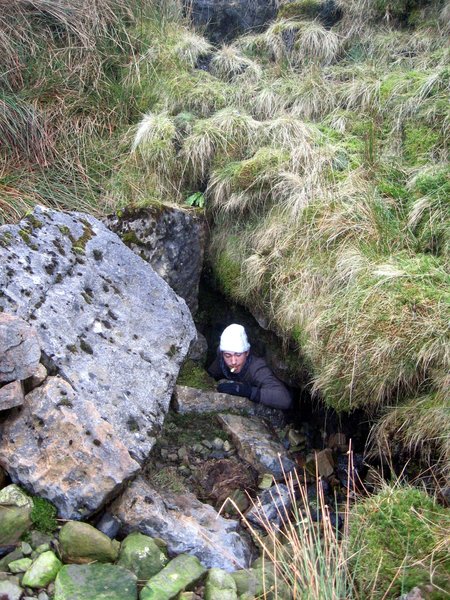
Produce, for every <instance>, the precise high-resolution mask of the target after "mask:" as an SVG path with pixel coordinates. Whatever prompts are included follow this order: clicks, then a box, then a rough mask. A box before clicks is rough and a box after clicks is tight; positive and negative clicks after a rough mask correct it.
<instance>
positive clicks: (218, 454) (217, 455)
mask: <svg viewBox="0 0 450 600" xmlns="http://www.w3.org/2000/svg"><path fill="white" fill-rule="evenodd" d="M209 458H214V459H215V460H221V459H222V458H225V452H223V450H213V451H212V452H211V453H210V454H209Z"/></svg>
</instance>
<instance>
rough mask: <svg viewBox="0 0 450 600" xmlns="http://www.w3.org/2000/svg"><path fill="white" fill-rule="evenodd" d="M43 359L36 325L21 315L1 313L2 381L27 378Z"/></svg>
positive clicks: (0, 362)
mask: <svg viewBox="0 0 450 600" xmlns="http://www.w3.org/2000/svg"><path fill="white" fill-rule="evenodd" d="M40 359H41V349H40V346H39V339H38V335H37V332H36V330H35V329H34V327H31V326H30V325H28V323H26V322H25V321H24V320H23V319H21V318H20V317H17V316H15V315H12V314H7V313H6V312H2V313H1V314H0V382H2V381H3V382H10V381H15V380H22V379H27V377H30V376H31V375H33V374H34V373H35V372H36V370H37V367H38V365H39V361H40Z"/></svg>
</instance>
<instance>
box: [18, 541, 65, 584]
mask: <svg viewBox="0 0 450 600" xmlns="http://www.w3.org/2000/svg"><path fill="white" fill-rule="evenodd" d="M10 566H11V565H10ZM61 567H62V562H61V561H60V560H59V559H58V557H57V556H56V554H55V553H54V552H52V551H51V550H49V551H48V552H43V553H42V554H40V555H39V556H38V557H37V558H36V560H35V561H33V563H32V564H31V565H30V566H29V568H28V569H27V571H26V573H25V575H24V576H23V579H22V585H24V586H26V587H30V588H43V587H46V586H47V585H48V584H49V583H51V582H52V581H54V580H55V578H56V576H57V574H58V572H59V570H60V569H61Z"/></svg>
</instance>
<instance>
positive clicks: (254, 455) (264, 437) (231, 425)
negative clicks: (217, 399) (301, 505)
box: [218, 414, 295, 481]
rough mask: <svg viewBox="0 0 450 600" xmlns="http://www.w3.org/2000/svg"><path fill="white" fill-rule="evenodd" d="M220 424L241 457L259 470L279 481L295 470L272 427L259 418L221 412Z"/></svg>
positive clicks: (219, 416)
mask: <svg viewBox="0 0 450 600" xmlns="http://www.w3.org/2000/svg"><path fill="white" fill-rule="evenodd" d="M218 418H219V421H220V423H221V424H222V425H223V427H224V429H225V431H227V433H229V434H230V435H231V437H232V439H233V442H234V444H235V445H236V447H237V450H238V453H239V456H240V457H241V458H242V459H243V460H245V461H247V462H248V463H250V464H251V465H252V466H253V467H254V468H255V469H256V470H257V471H258V472H259V473H267V471H269V472H270V473H272V475H273V476H274V477H275V479H276V480H277V481H280V480H282V479H284V476H285V474H286V473H289V471H292V469H294V467H295V463H294V462H293V461H292V460H291V459H290V458H288V456H287V453H286V450H285V449H284V447H283V446H282V444H281V443H280V442H279V441H278V440H277V439H276V438H275V436H274V435H273V434H272V432H271V431H270V430H269V428H268V427H267V426H266V425H265V424H264V423H263V422H262V421H260V420H257V419H255V418H253V419H249V418H245V417H242V416H239V415H226V414H220V415H218Z"/></svg>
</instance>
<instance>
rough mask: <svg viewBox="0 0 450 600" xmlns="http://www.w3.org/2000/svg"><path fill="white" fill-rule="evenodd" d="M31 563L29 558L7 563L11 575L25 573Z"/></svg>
mask: <svg viewBox="0 0 450 600" xmlns="http://www.w3.org/2000/svg"><path fill="white" fill-rule="evenodd" d="M32 562H33V561H32V560H31V558H18V559H17V560H13V561H11V562H10V563H9V565H8V569H9V570H10V571H11V573H25V571H26V570H27V569H29V568H30V567H31V564H32Z"/></svg>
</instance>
